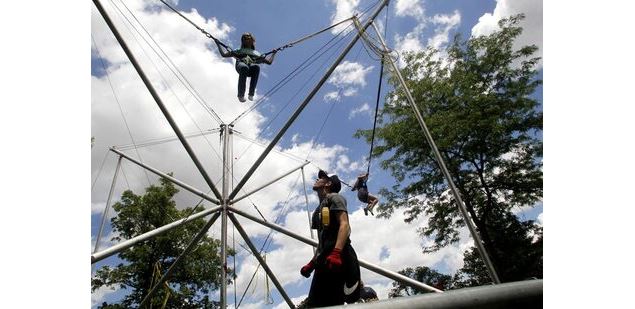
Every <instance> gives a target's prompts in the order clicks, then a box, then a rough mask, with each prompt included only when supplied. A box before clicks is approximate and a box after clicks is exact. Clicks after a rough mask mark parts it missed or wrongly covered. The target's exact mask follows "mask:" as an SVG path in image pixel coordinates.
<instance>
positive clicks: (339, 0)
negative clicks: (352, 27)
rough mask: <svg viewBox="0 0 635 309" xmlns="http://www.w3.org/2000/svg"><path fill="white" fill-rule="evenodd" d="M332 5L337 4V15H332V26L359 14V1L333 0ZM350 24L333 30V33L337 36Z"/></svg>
mask: <svg viewBox="0 0 635 309" xmlns="http://www.w3.org/2000/svg"><path fill="white" fill-rule="evenodd" d="M331 3H332V4H335V13H333V15H331V24H335V23H337V22H340V21H342V20H344V19H347V18H350V17H351V16H353V15H355V14H356V13H358V11H357V5H359V0H331ZM347 25H348V23H343V24H341V25H339V26H337V27H335V28H333V29H332V30H331V33H333V34H337V33H339V32H340V31H342V29H344V28H345V27H346V26H347Z"/></svg>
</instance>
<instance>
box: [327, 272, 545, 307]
mask: <svg viewBox="0 0 635 309" xmlns="http://www.w3.org/2000/svg"><path fill="white" fill-rule="evenodd" d="M542 296H543V282H542V279H537V280H527V281H518V282H509V283H502V284H497V285H484V286H478V287H472V288H464V289H458V290H450V291H446V292H445V293H443V294H431V293H428V294H423V295H414V296H408V297H397V298H391V299H387V300H382V301H375V302H369V303H362V304H352V305H346V306H332V307H327V308H347V309H348V308H367V309H381V308H390V309H457V308H471V309H506V308H542V307H543V299H542Z"/></svg>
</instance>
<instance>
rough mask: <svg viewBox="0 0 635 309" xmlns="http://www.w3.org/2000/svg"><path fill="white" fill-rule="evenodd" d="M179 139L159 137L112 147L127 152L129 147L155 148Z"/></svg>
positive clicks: (209, 131)
mask: <svg viewBox="0 0 635 309" xmlns="http://www.w3.org/2000/svg"><path fill="white" fill-rule="evenodd" d="M218 131H220V129H219V128H214V129H209V130H206V131H204V132H202V133H191V134H188V135H184V137H185V138H192V137H199V136H201V135H209V134H212V133H217V132H218ZM178 139H179V138H178V137H176V136H171V137H161V138H153V139H149V140H146V141H143V142H139V143H137V144H136V145H133V144H127V145H119V146H114V147H115V148H117V149H119V150H122V151H123V150H128V149H130V148H131V147H134V146H136V147H137V148H143V147H149V146H155V145H160V144H164V143H169V142H172V141H176V140H178Z"/></svg>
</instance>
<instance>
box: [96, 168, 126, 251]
mask: <svg viewBox="0 0 635 309" xmlns="http://www.w3.org/2000/svg"><path fill="white" fill-rule="evenodd" d="M120 168H121V156H119V159H118V160H117V168H116V169H115V175H114V176H113V177H112V184H111V185H110V191H109V192H108V199H106V208H104V213H103V215H102V217H101V224H100V225H99V232H97V238H96V239H95V249H94V250H93V253H95V252H97V250H99V240H100V239H101V233H102V232H103V230H104V224H105V223H106V218H107V217H108V209H109V208H110V199H111V198H112V193H113V191H115V185H116V184H117V176H118V175H119V169H120Z"/></svg>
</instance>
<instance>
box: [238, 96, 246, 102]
mask: <svg viewBox="0 0 635 309" xmlns="http://www.w3.org/2000/svg"><path fill="white" fill-rule="evenodd" d="M238 101H240V102H245V101H247V100H245V97H238Z"/></svg>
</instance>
